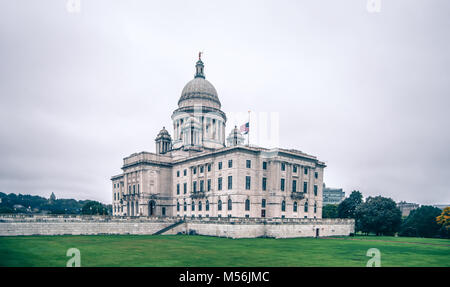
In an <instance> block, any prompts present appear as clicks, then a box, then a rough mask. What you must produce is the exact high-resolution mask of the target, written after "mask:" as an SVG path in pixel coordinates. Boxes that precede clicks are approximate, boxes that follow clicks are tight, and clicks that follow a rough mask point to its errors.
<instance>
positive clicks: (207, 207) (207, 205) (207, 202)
mask: <svg viewBox="0 0 450 287" xmlns="http://www.w3.org/2000/svg"><path fill="white" fill-rule="evenodd" d="M206 211H209V200H207V201H206Z"/></svg>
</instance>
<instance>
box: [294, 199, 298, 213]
mask: <svg viewBox="0 0 450 287" xmlns="http://www.w3.org/2000/svg"><path fill="white" fill-rule="evenodd" d="M294 212H297V201H294Z"/></svg>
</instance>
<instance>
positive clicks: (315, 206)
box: [314, 203, 317, 213]
mask: <svg viewBox="0 0 450 287" xmlns="http://www.w3.org/2000/svg"><path fill="white" fill-rule="evenodd" d="M316 212H317V203H314V213H316Z"/></svg>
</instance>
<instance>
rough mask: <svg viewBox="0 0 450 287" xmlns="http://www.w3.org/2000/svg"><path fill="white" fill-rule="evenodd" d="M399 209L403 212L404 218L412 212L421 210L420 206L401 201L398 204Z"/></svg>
mask: <svg viewBox="0 0 450 287" xmlns="http://www.w3.org/2000/svg"><path fill="white" fill-rule="evenodd" d="M397 207H398V208H399V209H400V211H401V212H402V216H408V215H409V213H410V212H411V210H414V209H417V208H419V204H417V203H410V202H405V201H400V202H398V203H397Z"/></svg>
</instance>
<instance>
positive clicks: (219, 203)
mask: <svg viewBox="0 0 450 287" xmlns="http://www.w3.org/2000/svg"><path fill="white" fill-rule="evenodd" d="M217 210H222V200H220V199H219V201H218V202H217Z"/></svg>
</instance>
